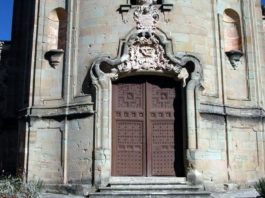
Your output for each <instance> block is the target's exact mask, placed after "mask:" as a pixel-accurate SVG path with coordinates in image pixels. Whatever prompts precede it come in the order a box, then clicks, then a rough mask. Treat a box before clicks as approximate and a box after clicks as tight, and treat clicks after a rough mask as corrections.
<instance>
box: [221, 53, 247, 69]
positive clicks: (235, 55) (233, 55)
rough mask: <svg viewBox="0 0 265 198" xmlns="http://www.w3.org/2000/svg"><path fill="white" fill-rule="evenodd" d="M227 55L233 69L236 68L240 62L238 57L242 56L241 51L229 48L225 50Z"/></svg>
mask: <svg viewBox="0 0 265 198" xmlns="http://www.w3.org/2000/svg"><path fill="white" fill-rule="evenodd" d="M225 54H226V55H227V57H228V59H229V61H230V63H231V65H232V67H233V68H234V69H237V67H238V66H239V63H240V58H241V57H242V56H243V53H242V52H241V51H240V50H231V51H228V52H225Z"/></svg>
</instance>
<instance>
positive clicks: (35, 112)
mask: <svg viewBox="0 0 265 198" xmlns="http://www.w3.org/2000/svg"><path fill="white" fill-rule="evenodd" d="M94 113H95V111H94V104H93V103H85V104H77V103H75V104H69V105H62V106H32V107H27V108H24V109H21V110H19V118H28V117H35V118H58V117H65V116H67V117H72V116H73V117H82V116H89V115H93V114H94Z"/></svg>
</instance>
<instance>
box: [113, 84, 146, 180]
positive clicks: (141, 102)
mask: <svg viewBox="0 0 265 198" xmlns="http://www.w3.org/2000/svg"><path fill="white" fill-rule="evenodd" d="M112 98H113V110H114V114H113V119H114V120H113V138H112V139H113V147H112V150H113V151H112V153H113V154H112V156H113V160H112V161H113V163H112V173H113V175H115V176H143V175H145V174H146V173H145V171H146V170H145V169H146V168H145V161H146V160H145V158H146V157H145V156H146V148H145V146H144V145H145V144H146V142H145V140H146V137H145V131H146V130H145V117H144V115H145V84H144V83H143V82H134V81H129V82H124V83H120V84H113V97H112Z"/></svg>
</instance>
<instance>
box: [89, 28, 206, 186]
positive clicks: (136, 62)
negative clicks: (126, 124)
mask: <svg viewBox="0 0 265 198" xmlns="http://www.w3.org/2000/svg"><path fill="white" fill-rule="evenodd" d="M145 33H146V32H143V33H142V34H139V32H138V31H137V29H133V30H132V31H131V32H130V33H129V34H128V36H127V37H126V38H125V39H122V40H121V42H120V48H119V55H118V57H117V58H111V57H109V56H102V57H99V58H97V59H96V60H95V61H94V62H93V64H92V66H91V69H90V74H89V75H90V78H91V80H92V84H93V86H94V88H95V94H96V95H95V137H94V138H95V140H94V141H95V144H94V185H95V186H104V185H107V184H108V183H109V180H110V178H111V145H112V144H111V139H112V138H111V134H112V122H111V116H112V109H111V108H112V105H111V103H112V102H111V99H112V81H115V80H118V79H120V78H123V77H127V76H134V75H159V76H167V77H171V78H174V79H175V80H177V81H180V80H182V81H183V85H185V84H186V83H187V85H186V95H187V112H188V115H187V123H188V127H187V133H188V134H187V136H188V137H190V138H188V139H189V142H188V149H193V150H194V149H196V138H193V137H196V135H195V133H197V126H196V112H197V106H198V105H197V104H198V99H197V98H198V97H197V94H198V91H199V90H200V89H199V88H200V87H201V81H202V76H203V72H202V67H201V64H200V61H199V59H198V58H196V57H195V56H194V55H192V54H188V53H177V54H173V50H172V42H171V39H169V38H168V37H167V36H166V34H165V33H164V32H163V31H161V30H159V29H156V31H155V32H154V33H153V34H152V35H150V34H145ZM191 63H192V65H193V67H192V69H191V68H188V67H187V66H188V65H189V64H191ZM188 77H189V81H187V82H186V80H187V78H188Z"/></svg>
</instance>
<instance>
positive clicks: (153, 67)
mask: <svg viewBox="0 0 265 198" xmlns="http://www.w3.org/2000/svg"><path fill="white" fill-rule="evenodd" d="M183 69H184V68H182V67H181V66H180V65H174V64H173V63H172V62H171V61H170V60H169V59H168V58H166V56H165V50H164V48H163V46H162V45H161V44H160V42H159V40H158V39H157V38H156V37H155V36H154V35H151V36H150V35H147V36H137V37H136V38H134V39H133V40H132V41H131V42H129V43H128V55H127V56H124V57H123V63H122V64H120V65H118V66H117V67H116V68H113V69H112V73H113V74H114V78H115V77H117V74H118V73H128V72H133V71H138V72H139V71H160V72H163V71H168V72H169V71H172V72H174V73H177V74H180V72H181V70H183ZM183 72H184V71H183ZM183 72H182V73H183ZM183 76H184V75H183ZM187 77H188V76H187ZM187 77H186V76H185V78H187ZM185 80H186V79H185Z"/></svg>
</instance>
